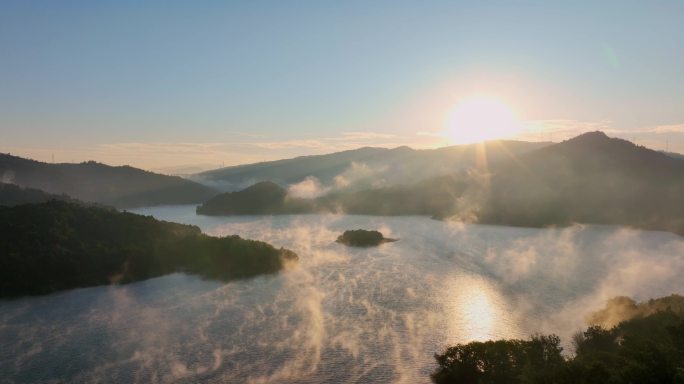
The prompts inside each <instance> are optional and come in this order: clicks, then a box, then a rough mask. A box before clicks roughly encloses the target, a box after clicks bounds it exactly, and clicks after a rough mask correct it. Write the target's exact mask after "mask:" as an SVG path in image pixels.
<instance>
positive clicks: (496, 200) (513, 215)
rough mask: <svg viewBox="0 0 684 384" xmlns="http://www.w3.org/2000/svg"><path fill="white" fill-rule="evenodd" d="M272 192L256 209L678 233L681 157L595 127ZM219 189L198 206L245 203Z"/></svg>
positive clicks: (683, 186) (683, 214)
mask: <svg viewBox="0 0 684 384" xmlns="http://www.w3.org/2000/svg"><path fill="white" fill-rule="evenodd" d="M276 187H277V186H276ZM276 187H274V186H271V188H272V189H275V188H276ZM238 194H240V193H238ZM243 194H244V195H245V196H247V195H249V194H250V193H249V192H243ZM275 195H276V194H273V196H275ZM277 196H278V198H277V199H273V200H268V202H267V204H264V205H262V206H261V209H260V210H259V212H258V213H276V214H280V213H301V212H345V213H351V214H368V215H430V216H434V217H442V218H447V217H453V218H457V219H460V220H464V221H471V222H480V223H489V224H503V225H514V226H532V227H543V226H548V225H567V224H570V223H574V222H579V223H593V224H619V225H630V226H634V227H638V228H644V229H655V230H665V231H671V232H675V233H679V234H684V161H682V160H679V159H676V158H672V157H670V156H667V155H664V154H662V153H660V152H656V151H653V150H650V149H647V148H644V147H639V146H636V145H634V144H632V143H631V142H628V141H625V140H621V139H614V138H609V137H608V136H606V135H605V134H603V133H601V132H592V133H587V134H584V135H580V136H578V137H575V138H573V139H570V140H567V141H564V142H562V143H558V144H554V145H549V146H546V147H543V148H540V149H537V150H534V151H531V152H528V153H524V154H522V155H518V156H511V157H510V158H509V159H505V160H504V159H500V160H499V161H497V162H492V163H490V164H488V165H486V164H481V165H480V166H478V167H475V166H473V167H471V168H469V169H465V170H459V171H457V172H453V173H451V174H449V175H447V176H441V177H434V178H430V179H426V180H422V181H419V182H416V183H411V184H402V185H394V186H389V187H384V188H374V189H365V190H356V191H342V192H334V193H331V194H328V195H325V196H322V197H318V198H316V199H297V198H290V197H289V196H287V194H286V191H285V190H284V189H282V188H281V191H279V193H278V194H277ZM218 199H219V198H217V200H214V204H213V205H211V206H208V205H205V206H202V207H200V208H198V213H201V214H219V215H220V214H232V213H230V212H231V209H236V208H235V207H237V206H244V205H243V204H242V203H239V202H238V201H236V200H234V199H226V200H223V201H220V200H218ZM227 207H233V208H227ZM249 213H255V212H251V211H250V210H249V209H245V210H242V211H241V214H249Z"/></svg>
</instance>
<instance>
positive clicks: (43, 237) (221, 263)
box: [0, 201, 297, 297]
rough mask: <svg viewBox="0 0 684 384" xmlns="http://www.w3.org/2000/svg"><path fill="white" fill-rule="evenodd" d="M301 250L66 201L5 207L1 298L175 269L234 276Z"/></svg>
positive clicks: (264, 269) (265, 268) (270, 268)
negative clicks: (205, 232)
mask: <svg viewBox="0 0 684 384" xmlns="http://www.w3.org/2000/svg"><path fill="white" fill-rule="evenodd" d="M295 260H297V255H295V254H294V253H293V252H291V251H289V250H286V249H276V248H274V247H273V246H271V245H269V244H267V243H264V242H260V241H253V240H246V239H242V238H240V237H239V236H228V237H221V238H219V237H211V236H207V235H204V234H202V233H201V231H200V229H199V228H197V227H195V226H190V225H183V224H176V223H170V222H164V221H159V220H156V219H154V218H152V217H148V216H141V215H136V214H132V213H126V212H118V211H116V210H114V209H109V208H101V207H86V206H83V205H78V204H73V203H69V202H63V201H51V202H47V203H43V204H26V205H19V206H15V207H0V297H16V296H22V295H32V294H44V293H49V292H53V291H57V290H62V289H69V288H76V287H87V286H94V285H103V284H110V283H127V282H133V281H138V280H143V279H147V278H151V277H155V276H161V275H164V274H168V273H172V272H188V273H194V274H199V275H201V276H204V277H208V278H215V279H222V280H230V279H237V278H246V277H251V276H256V275H259V274H264V273H275V272H278V271H280V270H281V269H282V268H283V267H284V266H286V264H287V263H288V262H291V261H295Z"/></svg>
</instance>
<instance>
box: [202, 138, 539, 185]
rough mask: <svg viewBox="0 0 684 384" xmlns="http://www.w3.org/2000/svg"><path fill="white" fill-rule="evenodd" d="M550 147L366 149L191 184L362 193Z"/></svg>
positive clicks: (226, 172) (242, 168) (244, 169)
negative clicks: (316, 185)
mask: <svg viewBox="0 0 684 384" xmlns="http://www.w3.org/2000/svg"><path fill="white" fill-rule="evenodd" d="M547 145H549V143H530V142H522V141H490V142H485V143H482V144H471V145H457V146H451V147H444V148H438V149H420V150H417V149H411V148H409V147H398V148H393V149H387V148H369V147H364V148H359V149H354V150H349V151H343V152H336V153H332V154H327V155H317V156H302V157H297V158H293V159H286V160H277V161H268V162H263V163H256V164H247V165H238V166H234V167H227V168H221V169H217V170H213V171H207V172H203V173H200V174H197V175H194V176H192V177H191V178H192V179H193V180H196V181H199V182H202V183H206V184H207V185H212V186H215V187H217V188H219V189H221V190H224V191H237V190H241V189H244V188H246V187H248V186H250V185H252V184H254V183H256V182H259V181H272V182H274V183H277V184H280V185H282V186H287V185H290V184H295V183H299V182H301V181H303V180H305V179H306V178H307V177H315V178H316V179H318V180H319V181H320V183H321V184H322V185H323V186H327V187H330V188H332V189H337V190H340V189H341V190H348V189H356V190H358V189H365V188H376V187H383V186H391V185H397V184H407V183H415V182H417V181H419V180H422V179H427V178H431V177H436V176H442V175H446V174H451V173H454V172H456V171H458V170H462V169H467V168H469V167H476V166H482V165H483V164H487V163H491V162H496V161H499V160H503V159H508V158H511V157H513V156H517V155H520V154H522V153H526V152H529V151H531V150H534V149H538V148H542V147H544V146H547Z"/></svg>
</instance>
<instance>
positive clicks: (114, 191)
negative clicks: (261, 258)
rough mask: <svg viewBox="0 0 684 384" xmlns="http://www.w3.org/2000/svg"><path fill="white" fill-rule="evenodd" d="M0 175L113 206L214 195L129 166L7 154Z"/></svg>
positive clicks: (195, 185) (1, 158)
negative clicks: (46, 160)
mask: <svg viewBox="0 0 684 384" xmlns="http://www.w3.org/2000/svg"><path fill="white" fill-rule="evenodd" d="M0 176H1V177H2V180H3V181H5V182H11V183H15V184H18V185H20V186H22V187H29V188H36V189H40V190H42V191H45V192H47V193H50V194H57V195H61V194H66V195H69V196H71V197H73V198H77V199H80V200H83V201H87V202H97V203H101V204H106V205H112V206H116V207H137V206H147V205H164V204H192V203H199V202H202V201H205V200H206V199H208V198H210V197H212V196H214V195H215V194H216V193H217V192H216V191H214V190H213V189H212V188H209V187H206V186H204V185H201V184H198V183H195V182H193V181H190V180H185V179H183V178H180V177H177V176H166V175H161V174H157V173H152V172H147V171H144V170H141V169H137V168H133V167H129V166H123V167H112V166H109V165H105V164H100V163H96V162H92V161H91V162H86V163H80V164H48V163H43V162H39V161H35V160H29V159H24V158H21V157H17V156H12V155H8V154H0Z"/></svg>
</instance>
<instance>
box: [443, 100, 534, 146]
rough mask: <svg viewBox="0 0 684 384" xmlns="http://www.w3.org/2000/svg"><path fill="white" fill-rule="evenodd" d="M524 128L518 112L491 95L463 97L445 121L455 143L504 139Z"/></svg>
mask: <svg viewBox="0 0 684 384" xmlns="http://www.w3.org/2000/svg"><path fill="white" fill-rule="evenodd" d="M521 132H522V124H521V123H520V120H519V119H518V117H517V116H516V114H515V112H514V111H513V110H512V109H511V108H510V107H509V106H508V105H507V104H506V103H504V102H503V101H501V100H500V99H498V98H495V97H491V96H475V97H470V98H468V99H465V100H462V101H460V102H459V103H458V104H456V106H455V107H454V109H453V110H452V111H451V113H450V114H449V115H448V118H447V120H446V122H445V129H444V133H445V136H446V137H447V138H448V139H449V140H450V141H452V142H453V143H455V144H470V143H477V142H481V141H485V140H493V139H503V138H509V137H511V136H515V135H517V134H520V133H521Z"/></svg>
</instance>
